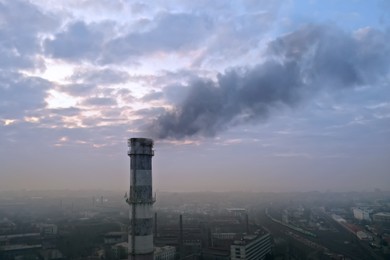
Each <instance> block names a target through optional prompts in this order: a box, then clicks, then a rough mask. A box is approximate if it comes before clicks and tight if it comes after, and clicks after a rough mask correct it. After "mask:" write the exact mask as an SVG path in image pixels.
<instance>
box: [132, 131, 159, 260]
mask: <svg viewBox="0 0 390 260" xmlns="http://www.w3.org/2000/svg"><path fill="white" fill-rule="evenodd" d="M128 145H129V151H128V155H129V156H130V192H129V198H128V199H127V202H128V204H129V205H130V212H129V215H130V226H129V241H128V242H129V259H132V260H153V249H154V247H153V203H154V202H155V199H154V198H153V195H152V156H153V155H154V152H153V140H152V139H147V138H130V139H129V140H128Z"/></svg>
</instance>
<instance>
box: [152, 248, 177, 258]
mask: <svg viewBox="0 0 390 260" xmlns="http://www.w3.org/2000/svg"><path fill="white" fill-rule="evenodd" d="M175 255H176V248H175V247H174V246H163V247H155V248H154V260H174V259H175Z"/></svg>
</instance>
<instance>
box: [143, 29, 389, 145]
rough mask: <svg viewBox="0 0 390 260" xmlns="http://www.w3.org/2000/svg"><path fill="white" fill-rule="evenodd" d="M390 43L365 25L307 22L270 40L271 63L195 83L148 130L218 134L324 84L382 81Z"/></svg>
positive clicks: (167, 134) (175, 135) (177, 135)
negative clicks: (349, 29) (350, 27)
mask: <svg viewBox="0 0 390 260" xmlns="http://www.w3.org/2000/svg"><path fill="white" fill-rule="evenodd" d="M389 42H390V33H389V31H386V32H381V31H376V30H373V29H370V28H365V29H361V30H360V31H358V32H355V33H354V34H353V35H349V34H346V33H345V32H343V31H341V30H339V29H337V28H335V27H328V26H307V27H305V28H303V29H301V30H298V31H295V32H293V33H291V34H289V35H286V36H284V37H281V38H278V39H276V40H275V41H273V42H270V43H269V46H268V49H267V52H266V59H265V60H266V61H265V62H263V63H261V64H258V65H257V66H254V67H251V68H233V69H230V70H227V71H225V73H223V74H219V75H218V77H217V80H216V81H212V80H209V79H201V80H199V79H198V80H196V81H194V82H192V83H191V84H190V91H189V94H188V96H187V97H186V98H185V99H184V101H183V102H182V103H181V105H179V106H177V107H175V108H173V109H172V110H167V111H165V113H163V114H162V115H160V116H159V117H157V118H156V119H155V120H154V121H153V122H152V124H151V125H149V126H148V131H149V132H150V131H151V132H152V133H151V135H152V136H154V137H155V138H160V139H164V138H171V139H181V138H185V137H190V136H194V135H202V136H214V135H216V134H217V133H218V132H219V131H221V130H223V129H225V128H227V127H229V126H231V125H235V124H240V123H246V122H249V121H255V120H260V119H264V118H266V117H267V116H268V115H269V114H270V112H272V110H274V109H278V108H279V107H283V106H288V107H293V106H294V105H296V104H298V103H299V102H301V101H302V100H303V99H305V98H306V97H307V96H310V95H312V94H313V93H314V92H316V91H318V90H320V89H322V88H330V89H338V88H351V87H356V86H362V85H372V84H377V83H378V82H380V80H382V79H384V78H385V77H386V75H387V74H388V72H389V66H390V44H388V43H389Z"/></svg>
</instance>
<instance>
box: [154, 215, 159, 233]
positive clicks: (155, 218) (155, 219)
mask: <svg viewBox="0 0 390 260" xmlns="http://www.w3.org/2000/svg"><path fill="white" fill-rule="evenodd" d="M154 236H155V237H157V236H158V232H157V212H155V213H154Z"/></svg>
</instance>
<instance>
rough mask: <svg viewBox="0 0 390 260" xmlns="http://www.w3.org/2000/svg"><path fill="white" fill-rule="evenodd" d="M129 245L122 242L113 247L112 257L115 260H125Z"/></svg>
mask: <svg viewBox="0 0 390 260" xmlns="http://www.w3.org/2000/svg"><path fill="white" fill-rule="evenodd" d="M128 247H129V244H128V243H127V242H121V243H118V244H115V245H113V246H111V250H112V251H111V252H112V257H113V258H114V259H125V258H126V257H127V255H128Z"/></svg>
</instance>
